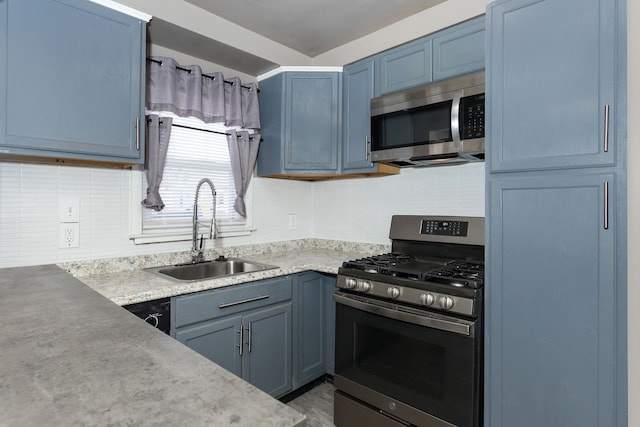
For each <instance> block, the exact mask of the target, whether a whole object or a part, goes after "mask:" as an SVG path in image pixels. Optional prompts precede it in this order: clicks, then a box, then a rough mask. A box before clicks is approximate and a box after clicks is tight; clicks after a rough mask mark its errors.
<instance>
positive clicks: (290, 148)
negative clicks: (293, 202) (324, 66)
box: [257, 72, 342, 176]
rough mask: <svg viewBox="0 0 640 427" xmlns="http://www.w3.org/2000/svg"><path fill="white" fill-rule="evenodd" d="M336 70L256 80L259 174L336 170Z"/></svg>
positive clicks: (338, 83)
mask: <svg viewBox="0 0 640 427" xmlns="http://www.w3.org/2000/svg"><path fill="white" fill-rule="evenodd" d="M341 99H342V97H341V78H340V73H338V72H284V73H280V74H277V75H275V76H272V77H270V78H268V79H265V80H263V81H261V82H260V97H259V100H260V120H261V124H262V129H261V135H262V138H263V141H262V142H261V143H260V150H259V151H258V162H257V163H258V169H257V172H258V176H277V175H297V174H333V173H336V172H337V171H338V170H339V150H338V146H339V142H340V120H341V116H342V105H341Z"/></svg>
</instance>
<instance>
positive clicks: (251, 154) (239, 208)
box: [227, 130, 260, 218]
mask: <svg viewBox="0 0 640 427" xmlns="http://www.w3.org/2000/svg"><path fill="white" fill-rule="evenodd" d="M259 144H260V134H257V133H254V134H253V135H249V132H247V131H235V130H232V131H230V132H229V135H228V136H227V145H228V146H229V158H230V159H231V171H232V173H233V182H234V184H235V187H236V200H235V202H234V204H233V208H234V209H235V211H236V212H238V213H239V214H240V215H242V216H243V217H245V218H246V217H247V209H246V206H245V204H244V196H245V194H246V193H247V188H249V182H251V176H252V175H253V168H254V167H255V165H256V158H257V157H258V146H259Z"/></svg>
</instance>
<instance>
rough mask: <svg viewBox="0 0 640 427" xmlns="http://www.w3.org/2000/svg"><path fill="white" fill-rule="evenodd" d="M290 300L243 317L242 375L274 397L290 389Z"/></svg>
mask: <svg viewBox="0 0 640 427" xmlns="http://www.w3.org/2000/svg"><path fill="white" fill-rule="evenodd" d="M291 314H292V308H291V303H290V302H288V303H284V304H279V305H275V306H270V307H268V308H264V309H261V310H257V311H254V312H252V313H249V314H247V315H245V316H244V317H243V325H244V328H245V329H244V356H243V358H242V378H244V379H245V380H247V381H248V382H249V383H251V384H253V385H254V386H256V387H258V388H259V389H260V390H262V391H264V392H266V393H269V394H270V395H272V396H274V397H279V396H282V395H284V394H286V393H288V392H289V391H291Z"/></svg>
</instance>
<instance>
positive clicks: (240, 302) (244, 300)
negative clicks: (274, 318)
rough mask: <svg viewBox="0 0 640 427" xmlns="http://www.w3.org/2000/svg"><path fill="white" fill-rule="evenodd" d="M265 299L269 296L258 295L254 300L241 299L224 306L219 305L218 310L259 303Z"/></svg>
mask: <svg viewBox="0 0 640 427" xmlns="http://www.w3.org/2000/svg"><path fill="white" fill-rule="evenodd" d="M267 298H269V295H260V296H257V297H255V298H249V299H243V300H242V301H234V302H226V303H224V304H220V305H219V306H218V308H227V307H233V306H234V305H240V304H246V303H249V302H254V301H260V300H263V299H267Z"/></svg>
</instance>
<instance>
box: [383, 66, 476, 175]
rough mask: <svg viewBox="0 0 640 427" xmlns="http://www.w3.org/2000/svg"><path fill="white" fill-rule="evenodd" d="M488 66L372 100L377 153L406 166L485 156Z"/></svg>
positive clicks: (431, 164)
mask: <svg viewBox="0 0 640 427" xmlns="http://www.w3.org/2000/svg"><path fill="white" fill-rule="evenodd" d="M484 88H485V86H484V71H478V72H475V73H471V74H466V75H463V76H460V77H454V78H451V79H447V80H442V81H439V82H434V83H430V84H426V85H423V86H419V87H415V88H411V89H407V90H403V91H400V92H394V93H390V94H387V95H383V96H380V97H378V98H374V99H372V100H371V157H372V160H373V161H376V162H381V163H389V164H393V165H396V166H400V167H410V166H413V167H416V166H435V165H445V164H459V163H467V162H477V161H484V117H485V114H484V111H485V108H484V104H485V103H484V100H485V90H484Z"/></svg>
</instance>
